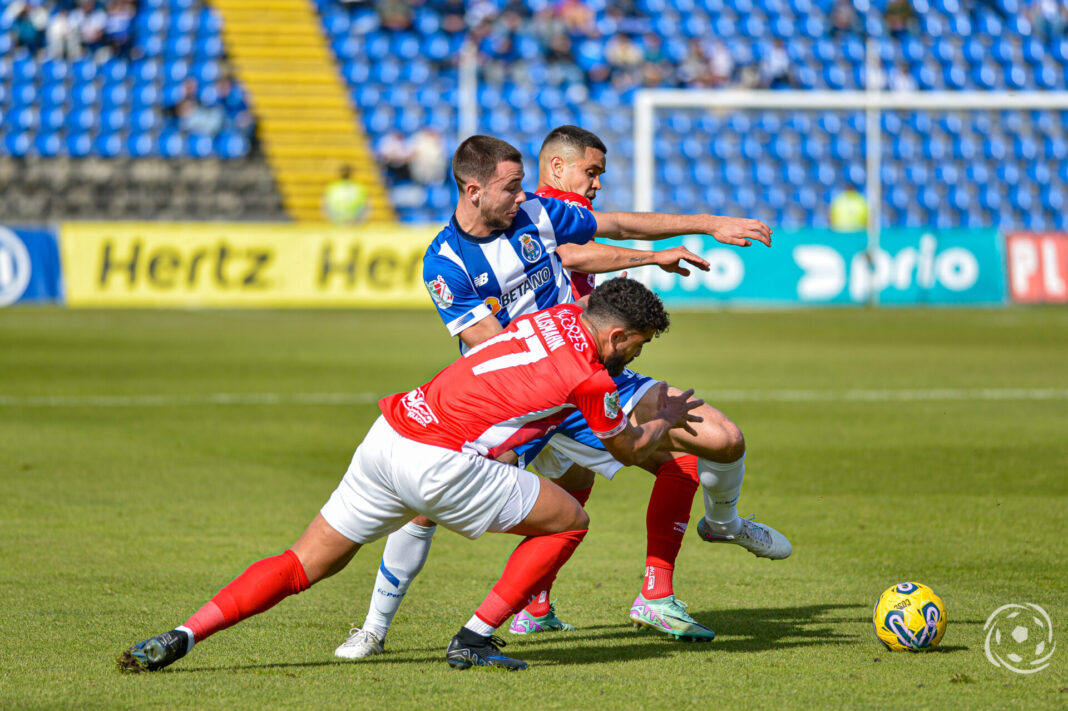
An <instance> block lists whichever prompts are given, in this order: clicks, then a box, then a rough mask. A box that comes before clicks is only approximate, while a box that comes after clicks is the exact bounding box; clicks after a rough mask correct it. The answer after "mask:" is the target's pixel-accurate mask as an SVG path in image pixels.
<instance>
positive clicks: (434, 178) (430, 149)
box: [408, 126, 449, 185]
mask: <svg viewBox="0 0 1068 711" xmlns="http://www.w3.org/2000/svg"><path fill="white" fill-rule="evenodd" d="M408 145H409V150H410V153H411V160H410V161H409V166H410V169H411V175H412V178H413V179H414V180H415V181H416V182H417V183H422V184H423V185H441V184H442V183H443V182H445V169H446V166H448V163H449V157H448V155H446V153H445V139H444V137H442V135H441V132H440V131H438V130H437V129H436V128H434V127H433V126H426V127H424V128H421V129H419V130H418V131H416V132H415V134H414V135H412V137H411V139H410V140H409V141H408Z"/></svg>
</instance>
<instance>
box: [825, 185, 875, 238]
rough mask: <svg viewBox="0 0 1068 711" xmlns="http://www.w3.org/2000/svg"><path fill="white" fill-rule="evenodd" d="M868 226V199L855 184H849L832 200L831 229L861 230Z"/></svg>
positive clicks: (836, 230)
mask: <svg viewBox="0 0 1068 711" xmlns="http://www.w3.org/2000/svg"><path fill="white" fill-rule="evenodd" d="M867 227H868V201H867V199H866V198H865V197H864V196H863V195H861V193H860V191H859V190H857V189H856V188H855V187H854V186H852V185H850V186H847V187H846V188H845V189H844V190H842V191H841V192H839V193H838V194H837V195H835V196H834V199H833V200H831V229H832V230H834V231H835V232H860V231H861V230H864V229H867Z"/></svg>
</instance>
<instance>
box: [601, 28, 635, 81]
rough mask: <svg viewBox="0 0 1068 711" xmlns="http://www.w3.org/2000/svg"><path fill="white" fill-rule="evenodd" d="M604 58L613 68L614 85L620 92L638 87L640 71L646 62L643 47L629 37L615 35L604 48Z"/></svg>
mask: <svg viewBox="0 0 1068 711" xmlns="http://www.w3.org/2000/svg"><path fill="white" fill-rule="evenodd" d="M604 58H605V59H606V60H607V61H608V64H609V66H610V67H611V78H612V84H613V85H614V86H615V88H616V89H617V90H619V91H626V90H627V89H631V88H633V87H635V86H637V84H638V81H639V77H640V75H639V73H638V69H639V67H641V65H642V64H643V63H644V62H645V52H644V51H643V50H642V48H641V45H639V44H638V43H637V42H635V41H634V40H633V39H631V37H629V36H628V35H615V36H614V37H612V38H611V39H609V40H608V43H607V44H606V45H605V48H604Z"/></svg>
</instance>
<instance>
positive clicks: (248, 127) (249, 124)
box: [216, 77, 255, 140]
mask: <svg viewBox="0 0 1068 711" xmlns="http://www.w3.org/2000/svg"><path fill="white" fill-rule="evenodd" d="M216 90H217V91H218V93H219V104H220V105H221V106H222V108H223V113H224V114H225V117H226V118H225V121H224V128H226V129H229V130H234V131H238V132H240V133H243V134H245V136H246V137H247V138H249V139H250V140H251V139H252V138H253V134H254V133H255V131H254V125H255V121H254V119H253V117H252V112H251V111H249V108H248V103H247V102H246V101H245V93H244V92H243V91H241V89H239V88H238V86H237V85H236V84H235V83H234V80H233V79H231V78H230V77H223V78H222V79H220V80H219V82H218V83H217V84H216Z"/></svg>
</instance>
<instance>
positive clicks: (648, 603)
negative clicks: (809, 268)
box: [335, 126, 790, 659]
mask: <svg viewBox="0 0 1068 711" xmlns="http://www.w3.org/2000/svg"><path fill="white" fill-rule="evenodd" d="M465 149H467V150H466V151H465ZM605 153H606V148H605V146H604V144H603V143H602V142H601V141H600V139H598V138H597V137H596V136H595V135H594V134H592V133H590V132H588V131H584V130H583V129H580V128H578V127H573V126H565V127H560V128H559V129H556V130H554V131H553V132H552V133H550V134H549V136H548V137H547V138H546V140H545V143H544V145H543V147H542V151H541V153H540V155H539V188H538V195H537V196H532V195H529V194H526V193H524V192H523V191H522V188H521V181H522V178H523V170H522V162H521V157H520V156H519V154H518V152H517V151H515V149H514V148H512V147H511V146H508V144H506V143H504V142H502V141H497V140H496V139H492V138H489V137H485V136H481V137H474V138H473V139H469V141H468V142H467V143H465V144H464V145H462V146H461V147H460V148H459V149H458V150H457V153H456V157H455V158H454V163H453V169H454V174H455V177H456V180H457V184H458V185H459V186H460V190H461V197H460V206H461V208H463V207H465V206H466V208H467V209H466V210H462V209H460V208H458V209H457V213H456V215H455V216H454V217H453V219H452V221H451V222H450V224H449V226H448V227H446V228H445V229H444V230H443V231H442V232H441V233H440V234H439V235H438V237H437V238H436V239H435V240H434V242H433V243H432V244H431V246H430V247H429V248H428V250H427V254H426V257H425V258H424V262H423V266H424V272H423V274H424V279H425V280H426V284H427V288H428V290H429V291H430V294H431V297H432V299H433V301H434V303H435V305H436V306H437V308H438V311H439V314H440V315H441V317H442V320H443V321H444V322H445V325H446V327H447V329H448V330H449V333H450V335H456V336H459V339H460V341H461V347H465V346H466V347H470V346H473V345H475V344H477V343H479V342H481V341H482V340H483V339H485V338H488V337H491V336H492V335H493V334H495V333H496V332H498V331H499V330H500V328H501V327H502V326H503V325H504V324H507V323H508V322H509V321H510V320H511V319H512V318H514V317H516V316H517V315H519V314H522V313H525V312H527V311H528V310H529V309H532V308H538V307H544V306H545V305H548V304H550V303H553V302H562V303H566V302H568V301H570V300H572V299H573V298H574V297H575V295H576V292H577V293H579V294H581V293H582V292H583V290H584V288H586V289H588V286H589V282H588V280H587V279H586V278H585V277H584V276H579V277H578V278H577V279H575V280H574V281H573V285H572V284H568V282H567V274H568V272H569V271H572V273H573V272H574V271H581V272H586V273H603V272H607V271H616V270H620V269H625V268H627V267H628V266H640V265H642V264H659V265H660V266H661V267H662V268H666V269H669V270H672V268H673V267H676V268H677V267H679V265H680V264H681V261H680V260H686V261H690V263H692V264H696V265H698V266H700V264H699V263H698V262H696V261H694V260H693V259H692V257H693V256H695V255H689V256H687V255H681V256H680V255H679V254H678V253H672V254H671V255H670V256H671V257H672V258H674V260H673V261H668V259H667V258H666V257H665V255H667V254H668V252H670V250H666V251H664V252H648V251H638V250H626V249H622V248H620V247H618V246H610V245H602V244H599V243H592V242H590V241H589V240H590V238H591V237H593V236H594V235H596V236H602V237H608V238H620V237H622V238H628V239H629V238H634V239H659V238H663V237H668V236H675V235H679V234H694V233H699V234H712V235H713V236H714V237H715V238H716V239H717V240H719V241H721V242H724V243H727V244H734V245H738V246H748V245H749V244H750V243H751V241H752V240H757V241H760V242H762V243H764V244H767V245H770V230H769V229H768V228H767V226H766V225H764V224H763V223H761V222H759V221H757V220H746V219H737V218H725V217H717V216H712V215H688V216H679V215H665V214H656V213H650V214H640V213H595V212H592V211H590V210H589V209H588V207H589V205H590V204H591V202H590V201H591V200H592V198H594V197H595V196H596V193H597V191H598V190H599V189H600V175H601V174H602V173H603V172H604V169H605ZM478 170H481V171H482V173H481V174H479V175H478V177H477V179H474V180H472V179H471V177H470V176H471V175H475V174H476V173H477V171H478ZM465 171H466V172H465ZM542 196H546V197H548V198H549V199H543V198H542ZM465 213H466V214H465ZM490 316H493V317H494V318H490ZM656 383H657V381H655V380H653V379H651V378H648V377H646V376H642V375H640V374H637V373H634V372H632V371H629V370H628V371H626V372H625V373H624V374H623V375H622V376H621V377H619V378H617V379H616V385H617V388H619V391H620V396H621V404H622V405H623V407H624V410H625V411H626V412H628V413H631V412H632V411H633V413H634V415H635V416H636V419H637V421H641V420H642V418H644V417H648V416H650V415H651V414H652V413H653V412H655V404H656V393H655V390H653V387H652V386H653V385H655V384H656ZM671 391H672V392H674V393H676V394H677V393H678V392H679V391H678V390H677V389H671ZM701 412H702V417H703V418H705V422H704V423H702V425H700V426H697V427H696V430H695V431H693V432H690V433H675V434H674V435H673V437H672V438H671V445H670V446H667V445H666V446H665V451H663V452H658V453H657V454H656V455H654V456H651V457H650V458H648V459H647V460H645V461H644V462H642V463H640V466H643V467H644V468H646V469H648V470H649V471H651V472H652V473H654V475H656V477H657V481H656V484H655V485H654V489H653V494H652V496H651V498H650V503H649V509H648V511H647V516H646V521H647V529H648V548H647V556H646V576H645V583H644V584H643V587H642V591H641V593H640V594H639V595H638V597H637V598H636V599H635V601H634V604H633V605H632V609H631V614H630V617H631V620H632V622H633V623H634V624H636V625H641V626H645V627H649V628H651V629H655V630H657V631H660V632H663V633H665V634H668V635H671V636H673V637H675V638H680V639H695V640H709V639H711V638H712V637H713V636H714V633H713V632H712V630H710V629H708V628H707V627H705V626H704V625H701V624H700V623H698V622H697V621H695V620H694V619H693V618H692V617H690V616H689V615H688V614H687V613H686V611H685V604H684V603H682V602H681V601H679V600H677V599H676V598H675V596H674V588H673V571H674V562H675V558H676V557H677V555H678V551H679V548H680V547H681V543H682V535H683V533H684V532H685V530H686V527H687V525H688V521H689V511H690V503H691V501H692V499H693V496H694V494H695V493H696V491H697V489H698V487H699V486H703V488H704V498H705V517H704V519H702V521H701V522H700V523H699V525H698V533H699V535H700V536H701V538H702V539H704V540H706V541H722V542H733V543H737V544H739V545H742V546H743V547H745V548H746V549H747V550H750V551H751V552H753V553H754V554H756V555H758V556H762V557H769V558H785V557H786V556H788V555H789V554H790V544H789V541H787V540H786V538H785V537H784V536H783V535H782V534H780V533H778V532H777V531H775V530H774V529H772V528H770V527H768V526H765V525H763V524H758V523H756V522H753V521H749V520H747V519H741V518H739V517H738V515H737V510H736V502H737V496H738V492H739V490H740V488H741V483H742V477H743V473H744V466H743V459H744V454H745V443H744V439H743V438H742V434H741V431H740V430H739V429H738V428H737V427H736V426H735V425H734V424H733V423H732V422H731V421H730V420H729V419H728V418H727V417H726V416H725V415H723V413H721V412H719V411H718V410H715V409H714V408H711V407H708V406H703V407H702V408H701ZM565 429H566V431H561V432H560V435H559V436H556V437H553V439H552V440H551V441H550V447H549V448H547V449H546V450H545V451H543V452H542V453H541V454H540V455H539V456H538V457H537V459H534V455H535V454H537V450H534V451H530V452H523V453H522V456H523V457H524V458H523V459H521V460H520V461H521V464H526V463H528V462H531V461H532V460H533V466H534V469H535V470H537V471H538V472H539V473H540V474H542V475H543V476H547V477H549V478H554V479H559V481H560V483H561V485H562V486H563V487H564V488H565V489H568V490H569V491H571V493H572V495H573V496H575V497H576V498H577V499H578V500H579V501H580V503H585V501H586V499H587V498H588V497H589V495H590V490H591V488H592V485H593V471H596V472H597V473H600V474H602V475H603V476H605V477H606V478H611V477H612V476H614V474H615V473H616V471H618V470H619V468H620V467H621V464H620V463H619V462H618V461H615V460H614V459H613V458H612V457H611V456H610V455H609V454H607V453H606V452H605V451H604V448H603V447H600V446H599V445H598V444H597V442H596V441H595V440H596V438H595V437H593V436H592V434H590V433H589V432H588V428H586V427H585V425H584V423H582V421H581V418H569V419H568V421H566V422H565V424H564V425H561V430H565ZM573 465H574V466H573ZM580 465H582V466H580ZM433 532H434V528H433V522H431V521H428V520H425V519H418V520H415V521H413V522H411V523H410V524H409V525H408V526H405V527H404V529H402V530H401V531H399V532H397V533H396V534H394V535H393V536H391V537H390V538H389V540H388V541H387V544H386V549H385V551H384V553H383V560H382V566H381V568H380V571H379V574H378V576H377V580H376V583H375V587H374V590H373V593H372V600H371V605H370V609H369V610H368V614H367V618H366V620H365V622H364V625H363V627H362V628H353V629H352V630H351V631H350V636H349V638H348V639H347V640H346V641H345V642H344V643H343V644H342V645H341V646H340V647H338V649H337V650H336V651H335V654H336V655H337V656H339V657H344V658H350V659H358V658H363V657H366V656H371V655H374V654H380V653H382V651H384V646H383V641H384V637H385V634H386V632H387V631H388V629H389V625H390V624H391V622H392V619H393V616H394V615H395V614H396V611H397V609H398V607H399V605H400V602H401V600H402V599H403V597H404V595H405V594H406V592H407V589H408V586H409V584H410V582H411V580H412V579H413V578H414V577H415V575H417V574H418V572H419V570H420V569H421V568H422V566H423V563H424V562H425V560H426V555H427V552H428V551H429V547H430V540H431V537H432V535H433ZM546 582H547V586H546V588H545V589H543V590H542V591H539V593H538V595H536V596H535V599H534V600H533V602H532V603H531V605H530V606H529V607H528V608H527V609H526V610H524V611H523V612H521V613H520V614H519V615H518V616H517V617H516V619H515V620H513V624H512V626H511V628H510V631H511V632H513V633H516V634H527V633H531V632H540V631H550V630H560V629H573V626H571V625H570V624H568V623H565V622H562V621H561V620H559V618H557V617H556V614H555V611H554V609H553V608H552V606H551V602H550V599H549V591H548V584H551V582H552V579H551V578H549V579H547V581H546Z"/></svg>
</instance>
